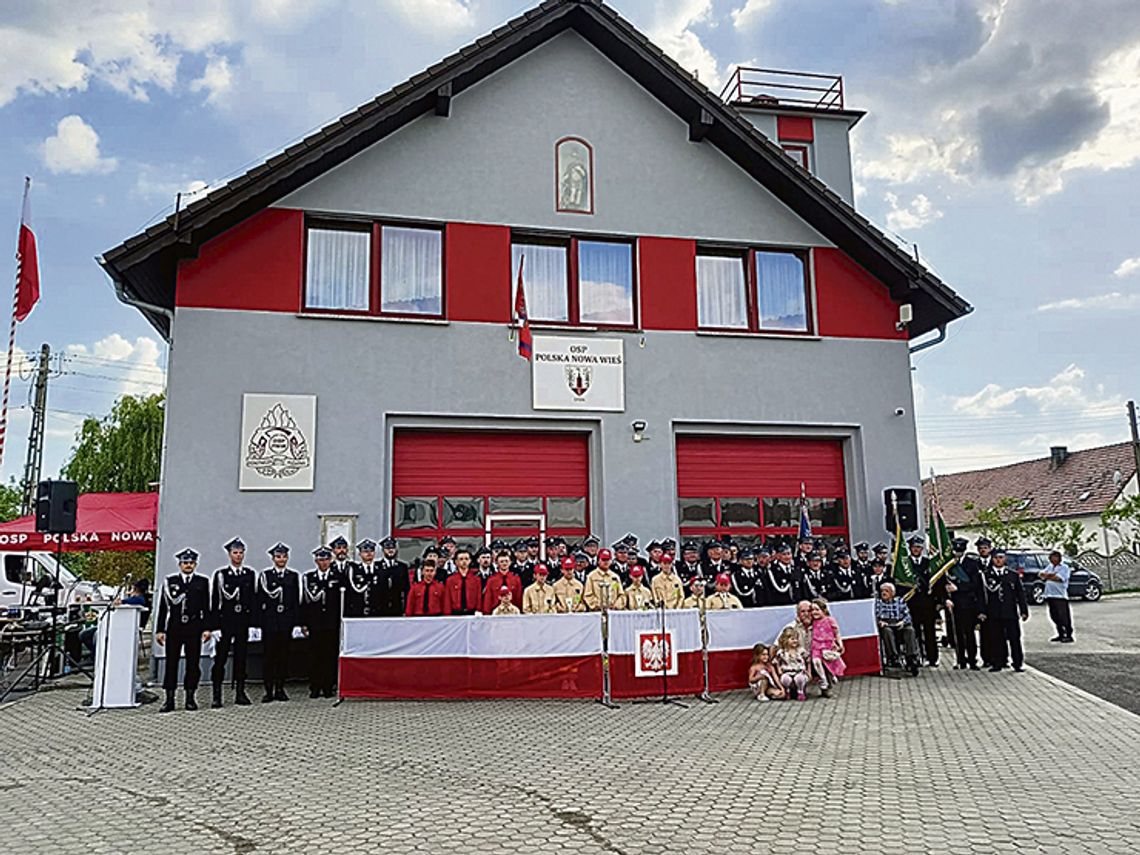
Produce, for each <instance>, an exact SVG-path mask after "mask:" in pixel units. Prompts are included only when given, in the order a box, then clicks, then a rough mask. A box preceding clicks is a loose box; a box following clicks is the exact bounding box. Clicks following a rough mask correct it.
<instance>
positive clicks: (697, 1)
mask: <svg viewBox="0 0 1140 855" xmlns="http://www.w3.org/2000/svg"><path fill="white" fill-rule="evenodd" d="M711 12H712V0H682V2H680V3H675V4H672V5H669V6H666V7H664V9H663V10H661V12H659V13H658V15H657V17H656V19H655V20H654V21H653V23H652V24H651V25H650V26H649V28H648V30H647V32H646V34H647V35H648V36H649V38H650V39H651V40H652V41H653V42H654V43H655V44H656V45H657V46H658V47H659V48H661V50H663V51H665V53H667V54H668V55H669V56H671V57H672V58H673V59H674V60H676V61H677V63H678V64H679V65H680V66H681V67H682V68H684V69H685V70H686V71H689V72H692V73H694V74H696V75H697V78H698V79H699V80H700V81H701V83H703V84H704V85H705V86H707V87H709V88H710V89H712V90H713V91H714V92H715V91H716V90H717V89H718V87H719V86H720V83H721V81H722V79H723V77H724V71H723V70H722V68H721V66H720V64H719V63H718V62H717V59H716V57H715V56H714V55H713V53H712V51H710V50H709V49H708V47H706V46H705V44H704V42H702V41H701V38H700V36H698V35H697V34H696V32H694V30H693V27H695V26H697V25H699V24H708V25H711V17H710V16H711Z"/></svg>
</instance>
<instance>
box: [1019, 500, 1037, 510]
mask: <svg viewBox="0 0 1140 855" xmlns="http://www.w3.org/2000/svg"><path fill="white" fill-rule="evenodd" d="M1032 501H1033V500H1032V499H1022V500H1021V501H1020V502H1018V503H1017V509H1018V510H1019V511H1024V510H1025V509H1026V508H1028V507H1029V503H1030V502H1032Z"/></svg>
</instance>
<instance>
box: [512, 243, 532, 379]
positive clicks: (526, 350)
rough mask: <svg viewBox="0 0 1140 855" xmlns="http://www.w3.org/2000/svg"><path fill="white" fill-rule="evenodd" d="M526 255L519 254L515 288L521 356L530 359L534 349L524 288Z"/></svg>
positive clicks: (516, 318) (516, 319) (516, 317)
mask: <svg viewBox="0 0 1140 855" xmlns="http://www.w3.org/2000/svg"><path fill="white" fill-rule="evenodd" d="M525 262H526V256H525V255H521V256H519V281H518V285H517V287H516V288H515V321H516V322H517V323H518V325H519V356H521V357H522V358H523V359H525V360H527V361H529V360H530V357H531V353H532V352H533V350H534V342H533V340H532V339H531V336H530V318H528V317H527V314H526V292H525V291H524V290H523V264H524V263H525Z"/></svg>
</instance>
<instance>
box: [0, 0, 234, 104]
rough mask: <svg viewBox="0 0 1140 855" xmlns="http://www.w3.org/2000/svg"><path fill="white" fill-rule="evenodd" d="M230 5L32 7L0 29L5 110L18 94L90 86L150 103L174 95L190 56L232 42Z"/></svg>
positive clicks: (151, 1) (79, 0)
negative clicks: (159, 95) (158, 94)
mask: <svg viewBox="0 0 1140 855" xmlns="http://www.w3.org/2000/svg"><path fill="white" fill-rule="evenodd" d="M231 8H232V7H231V5H230V4H228V3H226V2H225V0H200V2H196V3H182V2H178V0H118V2H116V3H114V4H104V5H102V6H95V7H93V6H92V4H91V3H90V2H88V0H54V2H52V3H40V4H29V5H28V9H27V11H26V13H25V14H23V15H20V16H17V15H12V16H11V17H10V19H9V20H10V22H9V23H5V24H0V106H3V105H4V104H6V103H8V102H9V101H11V100H12V99H13V98H15V97H16V96H17V95H18V94H19V93H21V92H27V93H31V94H55V93H63V92H81V91H84V90H86V89H87V88H88V86H89V85H90V84H91V82H93V81H98V82H101V83H103V84H105V85H107V86H109V87H111V88H112V89H114V90H116V91H118V92H122V93H123V94H125V95H128V96H129V97H131V98H135V99H137V100H141V101H146V100H148V98H149V93H150V91H151V90H153V89H159V90H162V91H167V92H169V91H171V90H172V89H173V88H174V86H175V83H176V82H177V78H178V66H179V63H180V62H181V60H182V58H183V57H184V56H186V55H188V54H194V53H200V52H203V51H205V50H206V49H207V48H208V47H210V46H212V45H216V44H222V43H225V42H227V41H228V40H229V39H230V38H231V36H232V33H233V29H234V22H233V19H232V18H231V14H230V9H231Z"/></svg>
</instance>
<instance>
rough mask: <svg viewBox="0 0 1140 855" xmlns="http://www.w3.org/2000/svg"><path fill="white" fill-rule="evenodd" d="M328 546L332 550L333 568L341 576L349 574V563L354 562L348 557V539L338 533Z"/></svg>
mask: <svg viewBox="0 0 1140 855" xmlns="http://www.w3.org/2000/svg"><path fill="white" fill-rule="evenodd" d="M328 548H329V549H331V550H332V564H331V566H332V569H333V570H335V571H336V572H337V573H339V574H340V575H341V577H344V576H347V575H348V565H349V564H351V563H352V561H351V559H349V557H348V541H347V540H345V539H344V538H343V537H341V536H340V535H339V534H338V535H337V536H336V537H334V538H333V539H332V541H331V542H330V543H329V547H328Z"/></svg>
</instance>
